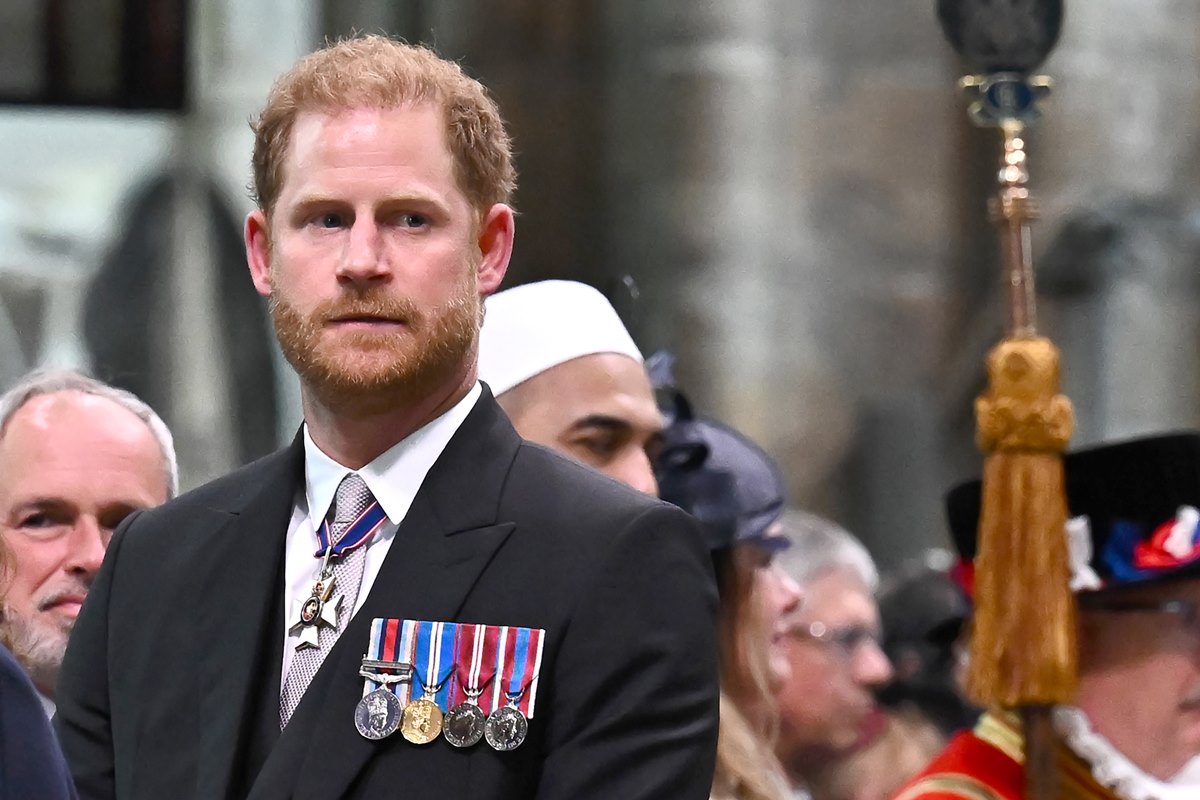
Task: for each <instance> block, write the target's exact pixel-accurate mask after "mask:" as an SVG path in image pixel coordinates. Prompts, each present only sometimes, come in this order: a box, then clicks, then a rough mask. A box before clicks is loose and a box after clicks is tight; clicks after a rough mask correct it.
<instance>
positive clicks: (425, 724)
mask: <svg viewBox="0 0 1200 800" xmlns="http://www.w3.org/2000/svg"><path fill="white" fill-rule="evenodd" d="M441 732H442V710H441V709H440V708H438V704H437V703H436V702H434V700H433V696H432V695H429V694H426V695H425V696H424V697H422V698H421V699H420V700H414V701H412V702H411V703H409V704H408V705H407V706H405V707H404V714H403V715H402V716H401V719H400V735H401V736H403V737H404V738H405V739H407V740H408V741H410V742H412V743H413V744H429V743H430V742H432V741H433V740H434V739H436V738H437V737H438V735H439V734H440V733H441Z"/></svg>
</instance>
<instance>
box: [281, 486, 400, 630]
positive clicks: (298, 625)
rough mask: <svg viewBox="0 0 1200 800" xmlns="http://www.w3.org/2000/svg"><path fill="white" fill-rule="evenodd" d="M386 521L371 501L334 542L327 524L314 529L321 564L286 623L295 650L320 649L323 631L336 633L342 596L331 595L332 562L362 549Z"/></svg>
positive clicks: (317, 555)
mask: <svg viewBox="0 0 1200 800" xmlns="http://www.w3.org/2000/svg"><path fill="white" fill-rule="evenodd" d="M386 520H387V514H385V513H384V511H383V507H382V506H380V505H379V503H378V501H374V502H372V503H371V505H369V506H367V508H366V509H364V510H363V512H362V513H361V514H359V516H358V518H357V519H355V520H354V521H353V522H351V523H350V524H349V525H348V526H347V527H346V529H345V531H344V532H343V533H342V535H341V537H339V538H338V540H337V541H332V540H331V538H330V533H329V520H325V521H324V522H322V523H321V526H320V527H319V528H317V546H318V549H317V552H316V557H317V558H319V559H321V564H320V566H319V567H318V568H317V574H316V576H315V577H314V578H313V584H312V588H311V589H310V590H309V592H308V597H306V598H305V599H304V600H300V601H297V602H296V603H295V607H294V610H293V612H292V617H291V619H290V620H289V622H288V633H289V634H298V637H297V639H296V645H295V646H296V649H297V650H303V649H304V648H306V647H319V646H320V638H321V629H322V628H332V629H333V630H335V631H336V630H337V628H338V611H339V609H340V606H341V604H342V597H343V595H341V594H338V595H334V594H333V590H334V584H335V583H336V579H335V578H334V576H333V567H334V564H333V561H334V560H335V559H338V558H341V557H342V556H343V555H345V554H346V553H349V552H350V551H351V550H354V549H355V548H357V547H361V546H362V545H364V544H365V543H366V542H367V541H368V540H369V539H370V538H371V537H372V536H373V535H374V534H375V532H376V531H377V530H379V528H380V527H381V526H382V525H383V523H384V522H385V521H386Z"/></svg>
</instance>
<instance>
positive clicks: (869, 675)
mask: <svg viewBox="0 0 1200 800" xmlns="http://www.w3.org/2000/svg"><path fill="white" fill-rule="evenodd" d="M854 677H855V680H857V681H858V683H859V684H861V685H863V686H882V685H883V684H885V683H887V682H888V681H890V680H891V679H892V662H891V661H890V660H889V659H888V657H887V655H886V654H885V653H884V652H883V649H882V648H880V646H879V643H878V642H876V641H874V640H868V641H866V642H864V643H863V645H862V647H860V648H859V650H858V653H857V657H856V659H855V676H854Z"/></svg>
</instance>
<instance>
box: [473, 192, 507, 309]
mask: <svg viewBox="0 0 1200 800" xmlns="http://www.w3.org/2000/svg"><path fill="white" fill-rule="evenodd" d="M515 227H516V225H515V220H514V218H513V210H512V209H511V208H509V207H508V206H506V205H505V204H504V203H497V204H496V205H494V206H492V207H491V208H490V209H488V212H487V213H486V214H485V215H484V216H483V219H482V220H481V222H480V224H479V255H480V259H479V268H478V270H477V272H476V280H477V282H478V285H479V294H480V296H483V297H486V296H487V295H489V294H492V293H493V292H495V291H496V290H497V289H499V288H500V282H501V281H503V280H504V274H505V273H506V272H508V262H509V259H511V258H512V248H513V236H514V234H515Z"/></svg>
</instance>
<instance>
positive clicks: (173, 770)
mask: <svg viewBox="0 0 1200 800" xmlns="http://www.w3.org/2000/svg"><path fill="white" fill-rule="evenodd" d="M302 481H303V448H302V446H301V444H300V440H299V438H297V441H296V442H295V443H293V445H292V446H291V447H290V448H289V449H287V450H284V451H281V452H279V453H276V454H274V455H271V456H268V457H266V458H265V459H262V460H260V461H258V462H256V463H254V464H251V465H250V466H248V467H245V468H243V469H241V470H239V471H238V472H235V473H233V474H231V475H229V476H226V477H225V478H222V479H220V480H218V481H215V482H214V483H212V484H209V485H208V486H206V487H203V488H201V489H198V490H196V491H194V492H191V493H189V494H188V495H185V496H184V497H182V498H180V499H178V500H176V501H173V502H171V503H169V504H167V505H166V506H162V507H160V508H158V509H153V510H150V511H146V512H142V513H140V514H138V515H136V516H135V517H134V518H132V519H131V520H129V521H127V522H126V523H125V524H124V525H123V526H122V527H121V528H120V529H119V530H118V531H117V533H116V535H115V536H114V537H113V541H112V544H111V546H110V547H109V551H108V555H107V557H106V559H105V563H104V566H103V568H102V569H101V570H100V573H99V575H98V576H97V579H96V582H95V584H94V585H93V587H92V589H91V592H90V594H89V597H88V600H87V603H86V604H85V607H84V609H83V611H82V613H81V614H80V617H79V620H78V622H77V623H76V626H75V631H74V634H73V636H72V640H71V644H70V647H69V649H68V652H67V657H66V661H65V663H64V665H63V671H62V675H61V677H60V683H59V689H58V694H59V698H58V702H59V706H58V715H57V718H56V723H57V727H58V731H59V736H60V739H61V741H62V744H63V749H64V752H65V753H66V755H67V760H68V762H69V764H70V766H71V770H72V773H73V774H74V777H75V780H76V784H77V786H78V788H79V790H80V794H81V796H82V797H84V798H111V797H118V798H129V799H130V800H132V799H133V798H146V799H147V800H150V799H153V800H163V798H167V800H190V799H191V798H195V800H218V799H219V798H242V797H250V798H253V799H254V800H277V799H278V800H282V798H293V797H294V798H297V799H298V800H299V799H301V798H306V799H308V800H318V799H320V800H329V799H330V798H339V797H354V798H375V797H403V798H405V800H422V798H430V799H431V800H432V798H455V799H457V798H464V799H467V798H469V799H470V800H500V799H501V798H505V799H507V798H512V799H513V800H516V798H521V800H528V799H529V798H537V799H538V800H592V799H594V800H618V799H619V800H638V799H639V798H646V800H649V799H650V798H655V800H662V799H663V798H679V799H680V800H691V799H692V798H695V800H700V799H701V798H707V797H708V791H709V785H710V782H711V776H712V770H713V761H714V751H715V746H716V730H717V656H716V641H715V633H714V613H715V606H716V590H715V587H714V582H713V579H712V575H711V563H710V561H709V558H708V555H707V552H706V550H705V547H704V545H703V542H702V540H701V536H700V534H699V532H698V531H697V530H696V528H695V523H694V522H693V521H692V519H691V518H690V517H688V516H687V515H686V514H684V513H683V512H681V511H679V510H678V509H675V508H674V507H672V506H669V505H666V504H664V503H661V502H659V501H657V500H653V499H650V498H646V497H644V496H642V495H640V494H637V493H636V492H633V491H631V490H629V489H627V488H626V487H624V486H621V485H619V484H617V483H615V482H613V481H610V480H608V479H607V478H604V477H602V476H599V475H597V474H595V473H593V472H591V471H590V470H587V469H585V468H583V467H580V466H577V465H575V464H573V463H571V462H569V461H567V460H566V459H563V458H561V457H559V456H557V455H555V454H553V453H551V452H549V451H548V450H545V449H543V448H540V447H537V446H535V445H531V444H528V443H525V442H522V441H521V440H520V439H519V438H518V437H517V435H516V433H515V432H514V431H513V429H512V426H511V425H510V423H509V422H508V420H507V418H505V416H504V415H503V413H502V412H501V411H500V409H499V406H497V405H496V403H495V401H494V400H493V399H492V398H491V395H490V394H489V393H487V392H485V393H484V395H483V397H482V398H481V399H480V401H479V402H478V403H477V404H476V407H475V408H474V409H473V410H472V411H471V413H470V415H469V416H468V417H467V419H466V421H465V422H464V423H463V425H462V426H461V428H460V429H459V430H458V432H457V433H456V434H455V435H454V437H453V439H452V440H451V441H450V443H449V445H448V446H447V448H446V450H445V451H444V452H443V453H442V455H441V457H440V458H439V459H438V461H437V463H436V464H435V465H434V467H433V469H432V470H431V471H430V473H429V475H428V477H427V478H426V480H425V483H424V484H423V485H422V487H421V490H420V492H419V493H418V495H417V498H416V500H415V501H414V503H413V505H412V508H411V510H410V511H409V513H408V516H407V517H406V518H405V519H404V522H403V523H402V524H401V525H400V528H399V530H398V532H397V534H396V540H395V541H394V542H393V545H392V547H391V549H390V550H389V552H388V556H387V558H386V559H385V561H384V563H383V566H382V569H381V571H380V573H379V575H378V577H377V578H376V580H375V583H374V584H373V586H372V588H371V591H370V594H369V595H368V597H367V599H366V601H365V603H364V605H363V607H362V608H361V609H360V610H359V611H358V613H357V614H356V615H355V616H354V618H353V619H352V620H351V621H350V623H349V624H348V626H347V627H346V629H345V631H344V632H343V634H342V636H341V638H340V639H339V640H338V642H337V644H336V645H335V647H334V648H333V650H332V651H331V652H330V654H329V656H328V658H327V659H326V661H325V663H324V665H323V667H322V668H321V670H320V672H319V673H318V674H317V676H316V678H315V679H314V680H313V682H312V684H310V686H309V689H308V691H307V693H306V694H305V697H304V699H303V701H302V702H301V704H300V706H299V707H298V708H297V709H296V711H295V714H294V715H293V717H292V718H291V721H290V722H289V724H288V726H287V729H286V730H285V731H284V732H283V733H282V734H281V733H279V731H278V702H279V685H280V660H281V658H282V651H281V648H282V640H283V624H284V617H283V607H282V606H283V600H282V597H283V589H282V579H281V574H282V566H283V553H284V537H285V534H286V530H287V525H288V519H289V517H290V514H291V510H292V505H293V502H294V498H295V494H296V491H297V489H298V487H299V486H300V485H301V483H302ZM374 617H392V618H412V619H429V620H444V621H451V620H453V621H461V622H471V623H488V624H497V625H503V624H507V625H520V626H527V627H535V628H544V629H545V630H546V640H545V645H544V656H543V664H542V669H541V673H540V675H541V677H540V681H539V690H538V700H537V708H536V710H535V715H534V719H533V720H531V723H530V733H529V739H528V740H527V741H526V742H525V744H524V745H523V746H522V747H520V748H519V749H517V750H515V751H512V752H509V753H498V752H495V751H493V750H492V749H491V748H490V747H488V746H487V744H486V743H480V744H479V745H476V746H475V747H473V748H470V749H467V750H457V749H455V748H453V747H451V746H450V745H449V744H448V743H447V742H445V740H443V739H438V740H437V741H435V742H434V743H432V744H429V745H425V746H416V745H412V744H409V743H408V742H406V741H404V740H403V738H401V737H400V736H399V735H395V736H392V737H390V738H388V739H385V740H383V741H380V742H371V741H368V740H366V739H364V738H362V737H361V736H359V735H358V733H357V732H356V731H355V728H354V724H353V713H354V707H355V704H356V702H357V701H358V699H359V698H360V697H361V693H362V685H363V684H362V678H361V677H359V676H358V674H357V673H358V667H359V661H360V659H361V658H362V656H363V654H364V653H365V651H366V649H367V643H368V637H369V630H370V624H371V620H372V618H374Z"/></svg>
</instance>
